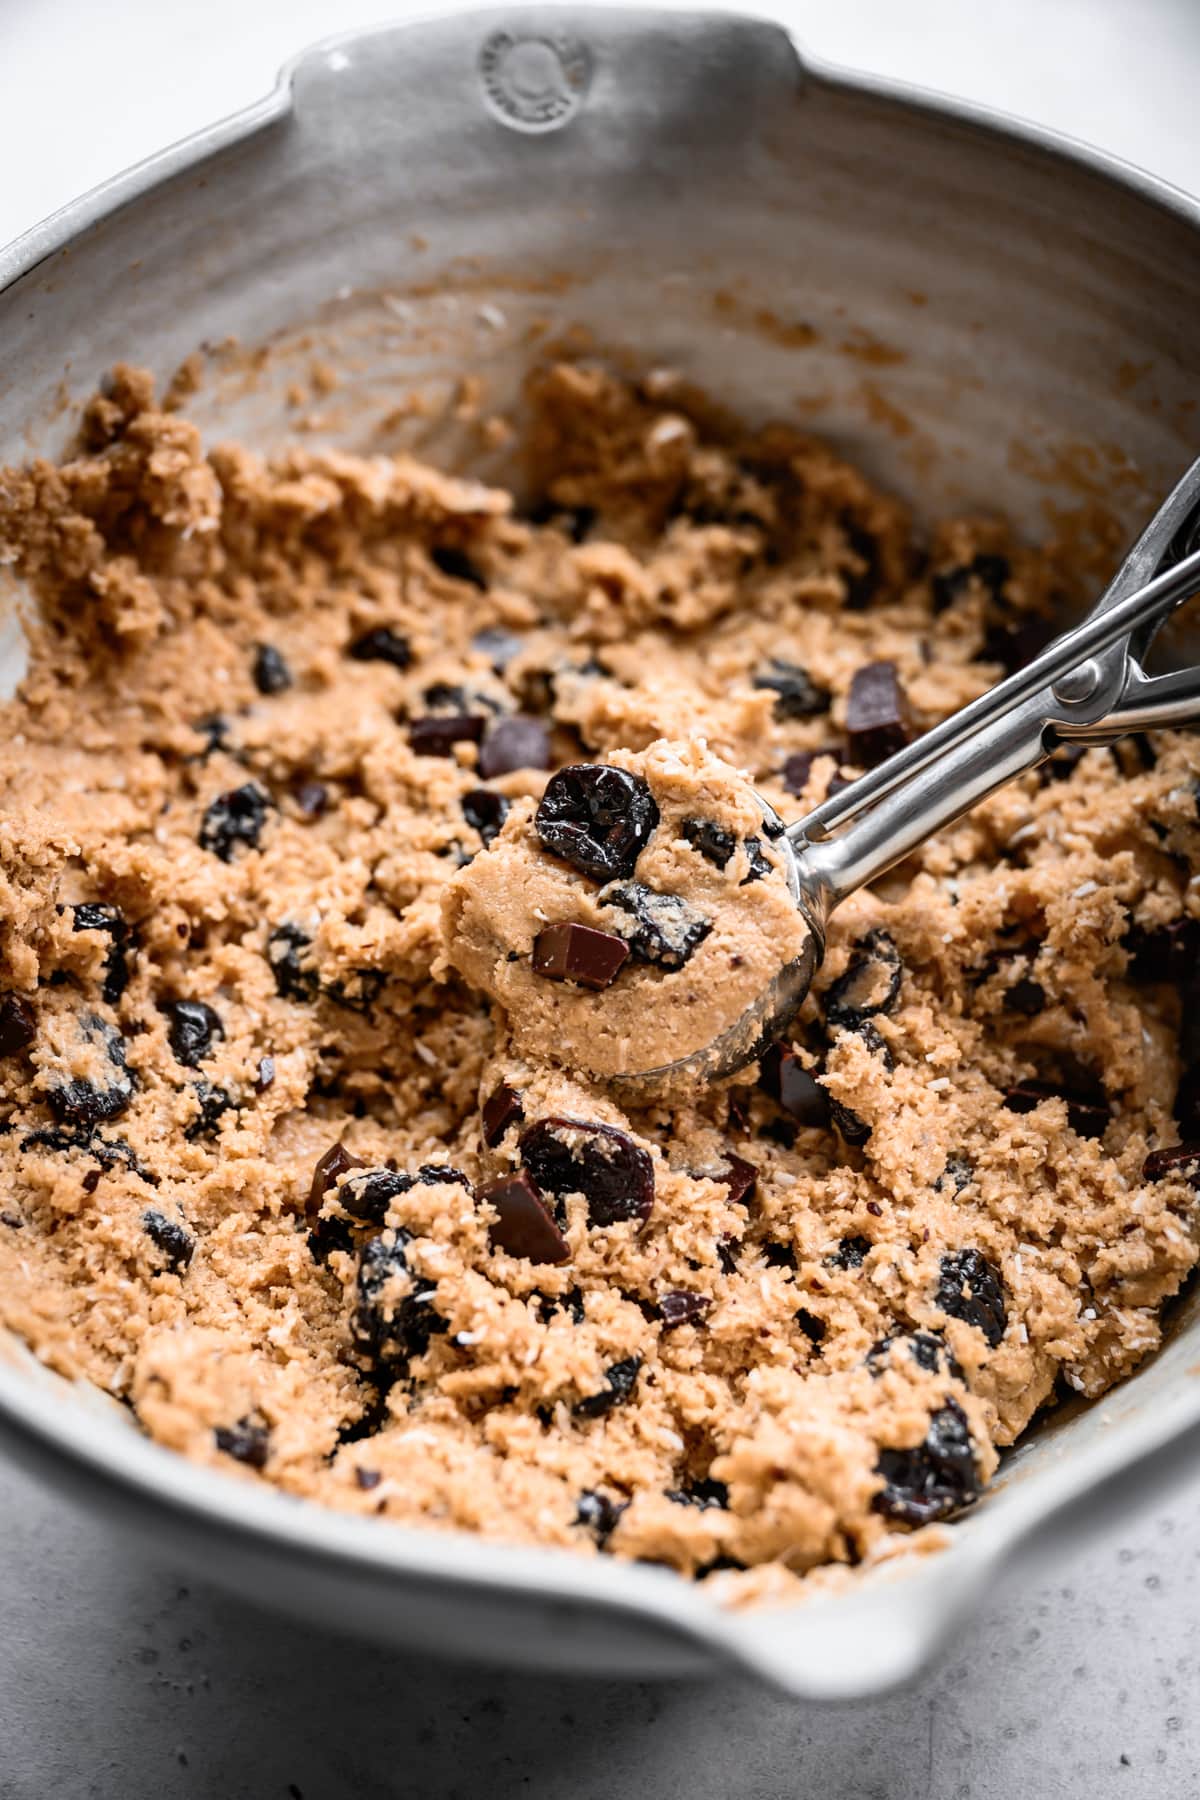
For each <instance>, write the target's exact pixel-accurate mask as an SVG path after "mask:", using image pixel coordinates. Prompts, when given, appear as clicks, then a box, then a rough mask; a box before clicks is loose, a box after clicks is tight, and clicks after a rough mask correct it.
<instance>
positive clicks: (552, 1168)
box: [520, 1118, 654, 1225]
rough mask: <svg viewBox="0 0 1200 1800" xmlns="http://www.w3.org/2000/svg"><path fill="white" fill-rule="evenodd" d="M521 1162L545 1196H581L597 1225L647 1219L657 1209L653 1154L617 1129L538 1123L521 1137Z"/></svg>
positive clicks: (580, 1123) (588, 1124) (560, 1122)
mask: <svg viewBox="0 0 1200 1800" xmlns="http://www.w3.org/2000/svg"><path fill="white" fill-rule="evenodd" d="M520 1150H521V1160H522V1162H523V1163H524V1165H525V1167H526V1168H527V1169H528V1171H529V1173H530V1175H531V1176H532V1177H533V1181H534V1183H535V1185H536V1186H537V1188H538V1189H539V1191H540V1192H541V1193H543V1194H554V1195H556V1196H558V1197H561V1196H562V1195H564V1194H582V1195H583V1197H584V1199H585V1200H586V1201H587V1204H588V1218H589V1219H590V1220H591V1223H592V1224H593V1225H617V1224H620V1223H621V1222H622V1221H624V1220H626V1219H636V1220H638V1221H641V1220H644V1219H648V1218H649V1216H650V1210H651V1208H652V1206H653V1205H654V1162H653V1160H652V1158H651V1156H650V1153H649V1151H647V1150H643V1149H642V1147H641V1145H640V1144H636V1143H635V1142H634V1141H633V1139H632V1138H631V1137H630V1136H629V1135H628V1133H627V1132H624V1131H620V1130H618V1128H617V1127H616V1126H615V1125H601V1124H599V1123H598V1122H596V1121H594V1120H587V1119H565V1118H550V1119H540V1120H539V1121H538V1123H537V1124H536V1125H531V1126H530V1127H529V1129H528V1130H527V1131H525V1132H523V1133H522V1135H521V1142H520Z"/></svg>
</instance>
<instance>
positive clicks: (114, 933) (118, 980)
mask: <svg viewBox="0 0 1200 1800" xmlns="http://www.w3.org/2000/svg"><path fill="white" fill-rule="evenodd" d="M71 914H72V919H71V922H72V925H73V927H74V929H75V930H76V931H103V932H104V933H105V935H106V936H107V937H109V938H110V939H111V940H112V948H111V949H110V951H109V953H108V955H107V957H106V958H105V960H104V977H103V985H102V986H101V989H100V998H101V999H102V1000H105V1001H107V1003H108V1004H109V1006H115V1005H116V1004H117V1001H118V1000H119V999H120V998H121V995H122V994H123V993H124V992H125V989H126V987H127V986H128V985H129V936H130V933H129V926H128V924H127V923H126V921H125V915H124V914H123V913H122V911H121V909H120V907H117V906H108V905H104V904H102V903H99V902H96V901H92V900H85V901H84V902H83V903H82V905H80V906H73V907H72V908H71Z"/></svg>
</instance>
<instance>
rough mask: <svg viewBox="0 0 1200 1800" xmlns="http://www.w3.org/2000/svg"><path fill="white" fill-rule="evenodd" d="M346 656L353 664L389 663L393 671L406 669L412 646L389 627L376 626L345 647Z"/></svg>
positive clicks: (411, 657)
mask: <svg viewBox="0 0 1200 1800" xmlns="http://www.w3.org/2000/svg"><path fill="white" fill-rule="evenodd" d="M346 655H347V656H349V657H350V658H351V659H352V660H353V661H354V662H385V663H391V665H392V667H393V668H394V669H407V668H408V666H409V664H410V663H411V662H412V659H413V653H412V645H411V644H410V643H409V641H408V639H407V638H406V637H402V636H401V634H400V633H399V632H398V631H393V630H392V628H391V626H390V625H376V626H374V627H373V628H372V629H371V630H370V631H364V632H363V633H362V635H361V636H360V637H356V638H355V639H354V641H353V642H352V643H350V644H348V645H347V646H346Z"/></svg>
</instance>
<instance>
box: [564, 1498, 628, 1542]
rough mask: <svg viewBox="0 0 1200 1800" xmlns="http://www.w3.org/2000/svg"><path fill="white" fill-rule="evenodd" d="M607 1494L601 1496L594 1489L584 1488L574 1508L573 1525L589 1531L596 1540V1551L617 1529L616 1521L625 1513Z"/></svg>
mask: <svg viewBox="0 0 1200 1800" xmlns="http://www.w3.org/2000/svg"><path fill="white" fill-rule="evenodd" d="M628 1504H629V1502H628V1501H626V1502H625V1505H623V1506H621V1505H618V1504H617V1503H616V1501H614V1500H610V1499H609V1497H608V1495H607V1494H601V1493H598V1492H597V1491H596V1489H595V1488H584V1490H583V1492H582V1493H581V1494H580V1496H579V1499H578V1501H577V1503H576V1506H575V1523H576V1525H582V1526H584V1527H585V1529H586V1530H588V1531H590V1532H591V1534H592V1536H593V1537H594V1538H595V1540H596V1545H597V1548H598V1549H603V1548H604V1546H605V1544H606V1543H607V1542H608V1540H609V1538H610V1537H611V1536H612V1534H613V1532H614V1531H615V1530H616V1528H617V1521H618V1520H619V1519H620V1517H621V1514H622V1513H623V1512H624V1511H625V1507H626V1506H628Z"/></svg>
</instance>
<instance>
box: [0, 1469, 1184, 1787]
mask: <svg viewBox="0 0 1200 1800" xmlns="http://www.w3.org/2000/svg"><path fill="white" fill-rule="evenodd" d="M0 1593H2V1594H3V1628H2V1630H0V1797H2V1800H45V1797H46V1796H50V1795H53V1796H55V1797H56V1800H59V1797H61V1800H75V1796H84V1795H87V1796H95V1797H96V1800H141V1797H142V1796H151V1795H153V1796H155V1800H159V1797H161V1800H185V1797H187V1800H197V1797H199V1796H204V1797H206V1800H208V1797H211V1800H243V1797H245V1800H297V1796H302V1797H303V1800H350V1797H351V1796H353V1797H354V1800H384V1797H385V1796H386V1797H388V1800H391V1797H392V1796H396V1797H401V1796H403V1797H404V1800H408V1797H409V1796H413V1797H415V1796H421V1800H475V1797H476V1796H479V1795H485V1794H486V1795H487V1797H488V1800H509V1797H510V1796H512V1797H514V1800H515V1797H516V1796H534V1795H536V1796H537V1797H538V1800H617V1797H623V1796H631V1797H632V1796H637V1797H638V1800H732V1797H734V1796H736V1797H737V1800H792V1797H793V1796H794V1797H795V1800H801V1797H804V1800H807V1796H809V1795H812V1796H814V1800H817V1797H819V1800H1017V1796H1020V1797H1021V1800H1025V1797H1026V1796H1028V1800H1081V1797H1083V1796H1088V1797H1089V1800H1091V1797H1092V1796H1095V1797H1096V1800H1108V1797H1109V1796H1112V1797H1113V1800H1194V1796H1195V1795H1196V1794H1197V1793H1200V1709H1198V1708H1197V1706H1196V1698H1197V1671H1198V1669H1200V1480H1198V1481H1197V1482H1195V1483H1194V1484H1193V1485H1192V1486H1190V1487H1189V1488H1183V1489H1180V1490H1178V1492H1177V1494H1176V1496H1174V1499H1173V1504H1172V1506H1171V1508H1170V1510H1169V1511H1167V1512H1156V1511H1154V1510H1153V1509H1150V1510H1148V1511H1147V1512H1146V1513H1145V1514H1143V1515H1142V1516H1141V1517H1140V1518H1138V1519H1135V1520H1132V1521H1130V1522H1129V1523H1128V1524H1127V1525H1126V1527H1125V1529H1123V1530H1122V1531H1121V1532H1120V1533H1119V1534H1117V1535H1115V1536H1112V1537H1109V1538H1107V1539H1106V1540H1104V1541H1103V1542H1100V1543H1097V1544H1095V1545H1093V1546H1092V1547H1091V1548H1090V1549H1087V1550H1084V1551H1082V1552H1081V1554H1080V1555H1079V1556H1078V1557H1076V1558H1073V1559H1071V1560H1070V1561H1069V1562H1068V1563H1064V1565H1063V1566H1062V1568H1061V1569H1060V1570H1058V1571H1057V1572H1056V1573H1055V1575H1054V1579H1053V1580H1052V1581H1050V1582H1042V1583H1034V1584H1026V1583H1017V1584H1015V1585H1014V1586H1012V1587H1011V1588H1010V1589H1009V1590H1007V1591H1005V1592H1002V1593H998V1594H997V1595H996V1597H995V1600H994V1602H993V1603H992V1604H991V1605H990V1606H989V1607H988V1609H987V1611H986V1613H985V1614H984V1615H983V1616H982V1617H980V1618H979V1619H978V1620H977V1621H976V1623H974V1624H973V1625H972V1626H971V1628H970V1629H969V1631H968V1632H967V1634H966V1635H965V1636H964V1637H963V1638H962V1639H961V1640H960V1641H959V1643H958V1644H957V1645H956V1646H955V1648H954V1650H953V1651H952V1653H951V1655H950V1657H949V1659H948V1660H947V1661H946V1663H945V1664H943V1666H942V1667H941V1668H940V1669H938V1670H937V1671H936V1672H935V1673H934V1674H932V1675H931V1676H929V1677H928V1678H927V1679H926V1680H924V1681H923V1682H921V1683H920V1684H919V1685H918V1686H917V1687H916V1688H914V1689H912V1690H910V1691H909V1692H906V1693H902V1694H897V1695H893V1696H891V1697H890V1698H888V1699H886V1700H882V1701H879V1702H876V1703H874V1704H872V1705H867V1706H856V1707H842V1708H831V1707H806V1706H799V1705H797V1704H796V1703H795V1702H794V1701H790V1700H784V1699H779V1698H777V1697H775V1696H774V1695H772V1694H767V1693H764V1692H762V1691H761V1690H760V1689H757V1688H753V1687H751V1686H749V1685H747V1684H745V1683H742V1682H733V1681H730V1682H721V1681H706V1682H683V1683H679V1684H677V1685H668V1686H659V1687H651V1686H645V1685H633V1684H625V1683H619V1682H611V1681H610V1682H599V1683H585V1682H580V1681H564V1680H561V1679H557V1678H555V1677H553V1676H545V1675H508V1674H504V1673H502V1672H499V1671H496V1670H487V1669H472V1668H466V1667H451V1666H448V1665H446V1666H441V1667H438V1666H435V1665H430V1664H429V1663H428V1662H426V1663H424V1664H422V1662H421V1661H420V1660H419V1657H414V1658H413V1659H411V1660H410V1659H407V1658H402V1657H399V1656H396V1655H393V1654H389V1653H386V1652H382V1651H379V1650H376V1649H374V1648H372V1647H370V1646H363V1645H360V1644H354V1643H351V1642H348V1641H346V1640H344V1639H341V1638H335V1637H331V1636H328V1635H327V1634H325V1633H323V1632H317V1631H308V1630H304V1629H302V1628H299V1627H297V1626H295V1625H291V1624H288V1623H285V1622H281V1621H279V1620H277V1619H274V1618H269V1617H266V1616H265V1615H263V1614H261V1613H258V1612H252V1611H250V1610H249V1609H248V1608H246V1607H245V1606H243V1605H242V1604H240V1603H239V1602H236V1601H234V1600H232V1599H229V1598H226V1597H224V1596H220V1595H217V1594H215V1593H212V1592H210V1591H208V1590H206V1589H205V1588H203V1587H201V1586H197V1585H196V1584H195V1583H194V1582H191V1581H181V1580H180V1579H178V1578H176V1577H173V1576H172V1575H171V1574H170V1573H169V1572H164V1571H161V1570H158V1569H154V1568H151V1567H147V1566H145V1565H144V1564H143V1563H141V1562H140V1560H139V1557H138V1555H137V1554H136V1552H135V1551H134V1550H132V1549H131V1548H130V1547H129V1546H128V1545H127V1544H124V1543H119V1542H117V1541H116V1540H114V1539H113V1538H112V1536H111V1535H110V1533H109V1532H108V1530H107V1529H106V1528H105V1527H104V1526H103V1525H102V1524H101V1523H100V1522H98V1521H95V1520H91V1519H87V1518H84V1517H82V1516H81V1515H79V1514H77V1513H76V1512H74V1511H72V1510H68V1509H67V1508H66V1507H64V1506H63V1505H61V1504H60V1503H59V1502H58V1501H57V1500H52V1499H50V1498H48V1497H47V1496H46V1495H45V1494H44V1493H43V1492H42V1491H41V1490H40V1489H38V1488H35V1487H34V1486H33V1485H32V1484H30V1483H29V1482H28V1481H27V1480H26V1479H25V1478H24V1477H23V1476H18V1475H16V1474H14V1473H13V1472H11V1471H9V1470H0Z"/></svg>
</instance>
